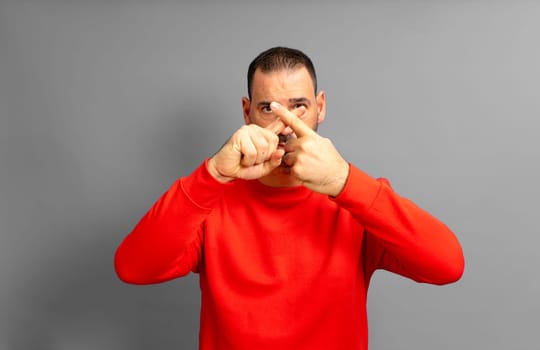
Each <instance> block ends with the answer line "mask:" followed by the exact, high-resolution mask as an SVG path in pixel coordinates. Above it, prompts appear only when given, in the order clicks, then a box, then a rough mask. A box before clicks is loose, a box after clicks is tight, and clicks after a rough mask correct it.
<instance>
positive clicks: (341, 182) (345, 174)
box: [330, 162, 350, 197]
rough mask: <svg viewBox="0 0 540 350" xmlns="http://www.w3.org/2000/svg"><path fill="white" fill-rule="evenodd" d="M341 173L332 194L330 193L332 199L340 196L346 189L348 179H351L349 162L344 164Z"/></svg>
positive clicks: (338, 174) (338, 173)
mask: <svg viewBox="0 0 540 350" xmlns="http://www.w3.org/2000/svg"><path fill="white" fill-rule="evenodd" d="M340 169H341V171H339V172H337V176H336V179H335V182H334V186H333V187H334V188H333V190H332V193H330V196H331V197H337V196H339V194H340V193H341V192H342V191H343V189H344V188H345V185H346V184H347V179H348V178H349V171H350V165H349V163H347V162H344V163H343V164H342V165H341V167H340Z"/></svg>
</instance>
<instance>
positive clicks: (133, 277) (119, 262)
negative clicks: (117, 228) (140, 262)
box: [114, 251, 145, 284]
mask: <svg viewBox="0 0 540 350" xmlns="http://www.w3.org/2000/svg"><path fill="white" fill-rule="evenodd" d="M114 271H115V272H116V276H117V277H118V279H120V280H121V281H122V282H124V283H128V284H145V282H144V281H143V280H142V279H141V276H140V274H139V273H137V270H136V269H134V268H133V266H132V264H130V263H129V262H128V261H127V260H126V259H124V258H122V254H121V252H120V251H117V252H116V254H115V256H114Z"/></svg>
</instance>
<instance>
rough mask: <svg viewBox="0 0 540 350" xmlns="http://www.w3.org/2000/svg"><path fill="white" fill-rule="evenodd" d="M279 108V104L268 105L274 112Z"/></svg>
mask: <svg viewBox="0 0 540 350" xmlns="http://www.w3.org/2000/svg"><path fill="white" fill-rule="evenodd" d="M279 107H281V105H280V104H279V103H277V102H275V101H274V102H271V103H270V108H272V109H274V110H275V109H278V108H279Z"/></svg>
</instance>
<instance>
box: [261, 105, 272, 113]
mask: <svg viewBox="0 0 540 350" xmlns="http://www.w3.org/2000/svg"><path fill="white" fill-rule="evenodd" d="M261 111H262V112H263V113H272V108H270V105H265V106H262V107H261Z"/></svg>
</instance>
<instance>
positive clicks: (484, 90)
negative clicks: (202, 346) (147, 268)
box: [0, 0, 540, 350]
mask: <svg viewBox="0 0 540 350" xmlns="http://www.w3.org/2000/svg"><path fill="white" fill-rule="evenodd" d="M539 19H540V4H539V3H538V2H533V1H531V2H526V1H480V0H478V1H454V2H450V1H448V2H443V1H416V2H415V1H408V2H404V1H403V2H398V1H395V2H392V1H357V2H353V1H350V2H341V3H340V2H334V3H332V4H330V3H329V4H322V2H320V3H318V2H310V1H288V2H287V1H276V2H273V3H272V4H268V5H263V3H262V2H261V3H257V2H253V1H247V0H246V1H236V2H229V3H227V4H225V2H221V3H218V2H217V1H216V2H215V3H212V2H210V1H202V2H195V1H194V2H193V3H191V4H189V3H186V2H178V1H127V0H126V1H119V0H117V1H49V0H40V1H37V0H36V1H1V2H0V117H1V119H0V162H1V163H0V234H1V236H0V276H1V280H0V308H1V310H0V349H9V350H11V349H59V350H60V349H80V350H84V349H195V348H196V344H197V332H198V308H199V298H198V292H199V290H198V280H197V276H194V275H191V276H189V277H187V278H185V279H180V280H175V281H172V282H169V283H165V284H162V285H155V286H145V287H136V286H129V285H125V284H122V283H121V282H119V281H118V280H117V279H116V276H115V274H114V271H113V264H112V262H113V254H114V251H115V249H116V247H117V245H118V243H119V242H120V241H121V239H122V238H123V237H124V236H125V235H126V234H127V233H128V232H129V231H130V230H131V228H132V227H133V225H134V224H135V223H136V222H137V221H138V219H139V218H140V217H141V216H142V215H143V214H144V212H146V210H147V209H148V207H149V206H150V205H151V204H152V203H153V202H154V200H155V199H157V197H158V196H159V195H160V194H161V193H162V192H163V191H164V190H165V189H166V188H168V186H169V185H170V184H171V183H172V182H173V181H174V180H175V179H176V178H177V177H179V176H182V175H186V174H188V173H190V172H191V171H192V169H193V168H195V167H196V166H197V165H198V164H199V163H200V162H201V161H202V160H203V159H204V158H205V157H207V156H209V155H211V154H212V153H213V152H214V151H215V150H217V148H218V147H219V146H220V145H221V144H222V143H223V141H224V140H225V139H226V138H227V137H228V136H229V135H230V134H231V133H232V132H233V131H234V130H235V129H236V128H237V127H238V126H240V125H241V123H242V114H241V108H240V107H241V103H240V98H241V96H242V95H244V94H245V93H246V91H245V72H246V70H247V66H248V64H249V62H250V61H251V59H252V58H253V57H254V56H255V55H256V54H258V53H259V52H260V51H262V50H264V49H266V48H268V47H270V46H274V45H288V46H294V47H298V48H300V49H302V50H304V51H305V52H306V53H308V54H309V55H310V56H312V58H313V60H314V61H315V64H316V66H317V68H318V73H319V78H320V87H321V88H323V89H324V90H326V92H327V98H328V115H327V120H326V121H325V123H324V124H323V125H322V126H321V128H320V129H319V130H320V133H321V134H323V135H325V136H327V137H330V138H331V139H333V141H334V143H335V144H336V146H337V147H338V149H339V150H340V151H341V152H342V154H343V155H344V156H345V157H346V158H347V159H348V160H350V161H351V162H353V163H354V164H356V165H357V166H359V167H360V168H362V169H364V170H365V171H366V172H368V173H370V174H371V175H373V176H384V177H387V178H388V179H389V180H390V181H391V182H392V184H393V186H394V188H395V189H396V191H398V192H399V193H401V194H402V195H404V196H406V197H409V198H412V199H414V200H415V201H416V202H417V203H418V204H419V205H421V206H423V207H425V208H427V209H428V210H429V211H431V212H432V213H433V214H435V215H436V216H438V217H439V218H441V219H442V220H443V221H445V222H446V223H447V224H448V225H449V226H450V227H451V228H452V229H453V230H454V231H455V232H456V234H457V235H458V237H459V239H460V240H461V242H462V245H463V247H464V251H465V254H466V261H467V266H466V272H465V275H464V276H463V278H462V280H461V281H460V282H459V283H457V284H454V285H450V286H446V287H434V286H429V285H419V284H415V283H413V282H411V281H408V280H405V279H403V278H401V277H398V276H394V275H391V274H389V273H385V272H379V273H377V274H376V275H375V277H374V280H373V284H372V286H371V289H370V296H369V313H370V326H371V327H370V344H371V349H510V348H511V349H532V348H535V347H536V346H537V344H538V341H537V338H538V330H539V324H540V319H539V318H540V316H539V315H540V303H539V301H538V296H539V295H540V279H539V278H538V267H539V266H540V259H539V254H538V244H539V243H540V238H539V236H538V234H539V229H538V226H537V218H538V209H539V205H538V197H539V195H540V186H539V185H538V179H539V178H540V162H539V160H540V157H539V156H540V141H539V140H538V136H537V135H538V131H539V126H540V122H539V121H538V117H539V112H540V98H539V91H540V89H539V88H540V66H539V64H540V63H539V62H540V45H538V40H539V36H540V20H539Z"/></svg>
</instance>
